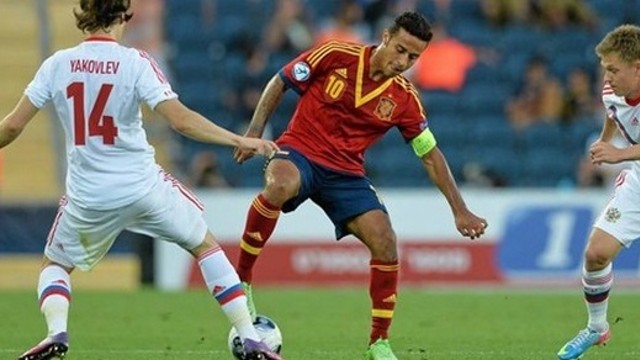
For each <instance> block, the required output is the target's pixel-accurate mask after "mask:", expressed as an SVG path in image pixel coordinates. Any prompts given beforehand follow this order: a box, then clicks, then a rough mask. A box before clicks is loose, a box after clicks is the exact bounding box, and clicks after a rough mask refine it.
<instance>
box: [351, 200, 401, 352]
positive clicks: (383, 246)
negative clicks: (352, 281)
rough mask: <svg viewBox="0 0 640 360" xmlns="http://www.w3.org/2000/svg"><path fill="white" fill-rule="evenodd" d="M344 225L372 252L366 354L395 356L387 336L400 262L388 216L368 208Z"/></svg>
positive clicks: (380, 211)
mask: <svg viewBox="0 0 640 360" xmlns="http://www.w3.org/2000/svg"><path fill="white" fill-rule="evenodd" d="M347 228H348V229H349V231H350V232H351V233H352V234H354V235H355V236H356V237H357V238H358V239H360V240H361V241H362V242H363V243H364V244H365V245H366V246H367V247H368V248H369V251H370V252H371V260H370V263H369V265H370V283H369V296H370V297H371V307H372V308H371V332H370V335H369V352H368V354H369V357H370V359H376V360H378V359H380V360H382V359H384V360H387V359H388V360H391V359H395V358H396V357H395V356H394V355H393V352H392V351H391V348H390V346H389V341H388V338H389V328H390V327H391V322H392V319H393V313H394V309H395V306H396V301H397V290H398V273H399V269H400V265H399V262H398V250H397V245H396V236H395V233H394V231H393V229H392V227H391V222H390V220H389V216H388V215H387V214H386V213H385V212H384V211H382V210H379V209H376V210H372V211H368V212H366V213H364V214H362V215H359V216H357V217H356V218H354V219H353V220H351V221H350V222H349V223H348V224H347Z"/></svg>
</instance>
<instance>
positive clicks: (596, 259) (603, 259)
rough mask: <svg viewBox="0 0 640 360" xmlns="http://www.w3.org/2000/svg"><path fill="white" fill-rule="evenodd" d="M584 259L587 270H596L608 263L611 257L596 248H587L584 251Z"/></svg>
mask: <svg viewBox="0 0 640 360" xmlns="http://www.w3.org/2000/svg"><path fill="white" fill-rule="evenodd" d="M584 260H585V267H586V269H587V270H588V271H598V270H602V269H604V268H605V267H606V266H607V265H609V263H610V262H611V257H610V256H609V255H608V254H605V253H603V252H602V251H599V250H598V249H594V248H587V250H586V251H585V253H584Z"/></svg>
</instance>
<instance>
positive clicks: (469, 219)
mask: <svg viewBox="0 0 640 360" xmlns="http://www.w3.org/2000/svg"><path fill="white" fill-rule="evenodd" d="M455 220H456V228H457V229H458V232H459V233H460V234H461V235H462V236H464V237H468V238H470V239H471V240H475V239H479V238H480V236H482V235H483V234H484V230H485V229H486V228H487V226H489V225H488V224H487V220H485V219H483V218H481V217H478V216H476V215H475V214H473V213H472V212H470V211H465V212H464V213H462V214H459V215H457V216H456V219H455Z"/></svg>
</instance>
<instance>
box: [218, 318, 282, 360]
mask: <svg viewBox="0 0 640 360" xmlns="http://www.w3.org/2000/svg"><path fill="white" fill-rule="evenodd" d="M253 327H254V328H255V329H256V332H257V333H258V335H259V336H260V339H261V340H262V341H263V342H264V343H265V344H267V346H269V348H270V349H271V350H273V351H275V352H276V353H278V354H279V353H280V351H281V350H282V333H281V332H280V328H279V327H278V324H276V322H275V321H273V320H272V319H270V318H268V317H266V316H264V315H257V316H256V321H254V322H253ZM228 345H229V351H231V355H233V358H234V359H236V360H245V354H244V350H243V347H242V340H241V339H240V336H238V332H237V331H236V328H234V327H231V330H230V331H229V339H228Z"/></svg>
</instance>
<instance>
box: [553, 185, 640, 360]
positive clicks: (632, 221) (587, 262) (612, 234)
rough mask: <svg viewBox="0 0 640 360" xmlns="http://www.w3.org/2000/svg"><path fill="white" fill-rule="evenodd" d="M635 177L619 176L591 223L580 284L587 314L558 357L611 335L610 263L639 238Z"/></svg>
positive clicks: (566, 357) (571, 354)
mask: <svg viewBox="0 0 640 360" xmlns="http://www.w3.org/2000/svg"><path fill="white" fill-rule="evenodd" d="M635 182H636V180H635V179H633V178H629V177H628V176H626V177H625V176H624V173H623V174H621V176H620V177H619V182H618V185H617V187H616V189H615V196H613V197H612V199H611V201H610V202H609V204H607V206H606V207H605V209H604V210H603V211H602V213H601V214H600V217H599V218H598V219H597V220H596V222H595V224H594V230H593V232H592V233H591V237H590V239H589V243H588V244H587V248H586V250H585V255H584V268H583V275H582V284H583V290H584V295H585V303H586V306H587V311H588V314H589V321H588V323H587V327H586V328H585V329H583V330H581V331H580V332H578V335H576V336H575V337H574V338H573V339H571V340H569V341H568V342H567V343H566V344H565V345H564V346H563V347H562V348H561V349H560V351H559V352H558V358H559V359H561V360H569V359H571V360H573V359H577V358H578V357H580V356H582V354H583V353H584V352H585V351H587V349H589V348H590V347H591V346H593V345H599V344H604V343H606V341H607V340H608V339H609V337H610V336H611V334H610V330H609V325H608V323H607V305H608V300H609V291H610V290H611V287H612V284H613V273H612V262H613V260H614V258H615V257H616V256H617V255H618V253H619V252H620V251H621V250H622V248H623V247H629V246H631V244H632V243H633V241H634V240H635V239H637V238H638V237H640V203H638V201H637V195H636V194H637V191H636V190H635Z"/></svg>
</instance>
